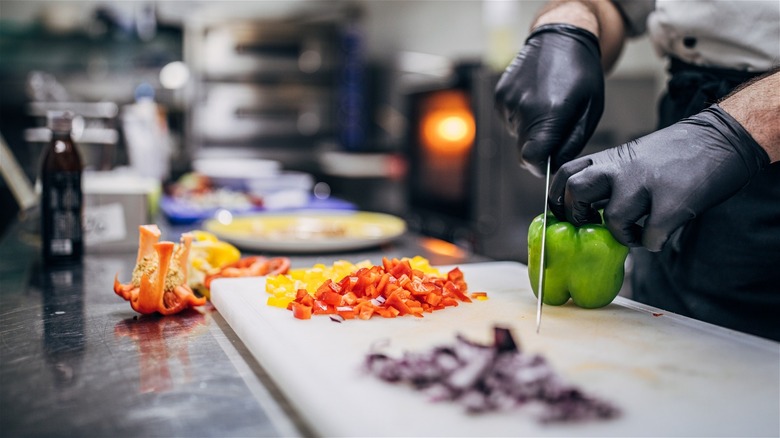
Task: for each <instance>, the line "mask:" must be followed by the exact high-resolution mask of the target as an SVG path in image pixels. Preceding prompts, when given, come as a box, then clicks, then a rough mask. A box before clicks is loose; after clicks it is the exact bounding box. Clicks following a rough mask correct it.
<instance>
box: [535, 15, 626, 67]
mask: <svg viewBox="0 0 780 438" xmlns="http://www.w3.org/2000/svg"><path fill="white" fill-rule="evenodd" d="M550 23H568V24H571V25H574V26H577V27H581V28H583V29H585V30H587V31H589V32H591V33H593V34H594V35H596V38H598V39H599V46H600V48H601V64H602V66H603V67H604V71H606V72H608V71H610V70H611V69H612V67H613V66H614V65H615V62H616V61H617V59H618V58H619V57H620V53H621V52H622V51H623V44H624V43H625V39H626V37H625V28H624V24H623V18H622V17H621V15H620V12H619V11H618V9H617V7H615V5H614V4H612V2H611V1H609V0H590V1H589V0H553V1H550V2H549V3H548V4H547V5H545V6H544V7H543V8H542V9H541V10H540V11H539V13H538V14H537V18H536V20H535V21H534V24H533V26H532V28H536V27H538V26H541V25H543V24H550Z"/></svg>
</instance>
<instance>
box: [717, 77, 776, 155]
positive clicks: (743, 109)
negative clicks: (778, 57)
mask: <svg viewBox="0 0 780 438" xmlns="http://www.w3.org/2000/svg"><path fill="white" fill-rule="evenodd" d="M719 105H720V107H721V108H722V109H723V110H724V111H726V112H727V113H729V115H731V117H734V119H736V120H737V121H738V122H739V123H740V124H741V125H742V126H743V127H744V128H745V130H747V131H748V132H749V133H750V135H751V136H753V139H754V140H756V142H757V143H758V144H759V145H760V146H761V147H762V148H764V150H766V153H767V154H768V155H769V160H770V161H771V162H772V163H776V162H778V161H780V71H775V72H774V73H773V74H770V75H767V76H764V77H762V78H760V79H758V80H756V81H754V82H751V83H749V84H747V85H746V86H744V87H740V88H739V89H738V90H737V91H735V92H734V93H732V94H731V95H729V96H727V97H726V98H725V99H723V100H722V101H721V102H720V103H719Z"/></svg>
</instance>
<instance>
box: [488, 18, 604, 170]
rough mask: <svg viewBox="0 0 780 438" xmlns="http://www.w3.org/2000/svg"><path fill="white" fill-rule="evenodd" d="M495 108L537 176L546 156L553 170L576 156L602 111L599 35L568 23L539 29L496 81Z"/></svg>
mask: <svg viewBox="0 0 780 438" xmlns="http://www.w3.org/2000/svg"><path fill="white" fill-rule="evenodd" d="M496 105H497V107H498V109H499V110H500V111H501V112H502V113H503V115H504V118H505V120H506V123H507V125H508V128H509V129H510V131H511V132H512V134H516V135H517V137H518V147H519V148H520V156H521V158H522V162H523V164H524V166H525V167H527V168H528V169H529V170H530V171H531V172H533V173H534V174H536V175H543V174H544V172H545V169H546V167H547V157H548V156H551V158H552V163H551V166H552V169H553V171H555V170H557V169H558V168H559V167H560V166H561V165H562V164H563V163H565V162H567V161H569V160H571V159H573V158H574V157H576V156H577V154H579V153H580V151H582V148H583V147H584V146H585V143H586V142H587V141H588V140H589V139H590V136H591V135H593V131H594V130H595V129H596V125H597V124H598V122H599V119H600V118H601V114H602V113H603V112H604V74H603V71H602V67H601V55H600V52H599V42H598V40H597V39H596V36H595V35H593V34H592V33H590V32H588V31H586V30H584V29H581V28H579V27H575V26H572V25H569V24H545V25H542V26H540V27H538V28H536V29H535V30H534V31H533V32H532V33H531V35H530V36H529V37H528V39H527V40H526V43H525V46H524V47H523V48H522V50H520V53H519V54H518V55H517V57H516V58H515V59H514V61H512V63H511V64H510V65H509V67H507V69H506V71H505V72H504V74H503V75H502V76H501V79H500V80H499V81H498V85H497V86H496Z"/></svg>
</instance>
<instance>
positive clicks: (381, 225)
mask: <svg viewBox="0 0 780 438" xmlns="http://www.w3.org/2000/svg"><path fill="white" fill-rule="evenodd" d="M204 227H205V228H206V230H208V231H210V232H212V233H214V234H215V235H217V236H218V237H219V238H220V239H222V240H225V241H227V242H230V243H232V244H234V245H236V246H238V247H240V248H244V249H250V250H256V251H273V252H295V253H318V252H335V251H350V250H356V249H362V248H370V247H372V246H378V245H381V244H383V243H387V242H389V241H391V240H393V239H395V238H397V237H399V236H401V235H402V234H403V233H404V232H405V231H406V222H404V221H403V219H400V218H398V217H396V216H391V215H388V214H383V213H370V212H352V211H350V212H321V211H303V212H296V213H290V214H258V215H253V216H242V217H237V218H233V219H232V221H230V222H229V223H222V222H220V221H219V220H217V219H212V220H209V221H206V222H205V223H204Z"/></svg>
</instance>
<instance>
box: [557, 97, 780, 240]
mask: <svg viewBox="0 0 780 438" xmlns="http://www.w3.org/2000/svg"><path fill="white" fill-rule="evenodd" d="M768 164H769V156H768V155H767V153H766V151H765V150H764V149H763V148H761V146H759V145H758V143H756V141H755V140H753V138H752V137H751V136H750V134H749V133H748V132H747V131H746V130H745V129H744V128H743V127H742V125H740V124H739V122H737V121H736V120H734V118H732V117H731V116H730V115H729V114H728V113H726V112H725V111H723V110H722V109H721V108H720V107H719V106H718V105H712V106H711V107H709V108H707V109H705V110H704V111H702V112H700V113H698V114H696V115H695V116H693V117H690V118H688V119H684V120H681V121H680V122H677V123H675V124H674V125H671V126H669V127H668V128H664V129H662V130H659V131H656V132H654V133H652V134H649V135H647V136H645V137H642V138H640V139H638V140H634V141H631V142H628V143H626V144H624V145H621V146H618V147H616V148H612V149H607V150H605V151H602V152H598V153H595V154H592V155H588V156H585V157H580V158H578V159H576V160H574V161H571V162H569V163H567V164H565V165H564V166H563V167H561V169H560V171H558V173H557V174H556V175H555V177H554V178H553V181H552V184H551V186H550V197H549V199H548V202H549V205H550V209H551V210H552V212H553V213H554V214H555V216H556V217H558V218H559V219H564V218H565V220H568V221H569V222H571V223H572V224H574V225H581V224H584V223H587V222H599V221H600V220H599V219H598V212H597V211H596V209H595V208H596V207H599V206H602V205H603V204H604V202H606V206H605V207H604V221H605V223H606V225H607V227H608V228H609V230H610V231H611V232H612V234H613V235H614V236H615V239H617V240H618V241H619V242H620V243H622V244H624V245H628V246H639V245H643V246H645V247H646V248H647V249H649V250H651V251H660V250H661V249H662V248H663V246H664V244H665V243H666V242H667V240H668V239H669V237H670V236H671V235H672V233H673V232H674V231H675V230H676V229H677V228H679V227H680V226H682V225H684V224H685V223H686V222H688V221H689V220H691V219H693V218H695V217H696V216H697V215H699V214H701V213H702V212H704V211H705V210H707V209H708V208H710V207H712V206H714V205H716V204H718V203H720V202H722V201H725V200H726V199H728V198H729V197H731V196H732V195H734V194H735V193H736V192H738V191H739V190H740V189H741V188H742V187H744V186H745V185H746V184H747V183H748V182H749V181H750V179H751V178H752V177H753V176H754V175H755V174H756V173H758V171H759V170H760V169H761V168H762V167H764V166H766V165H768ZM594 204H596V206H594ZM643 218H644V226H642V225H639V224H638V223H637V222H639V221H640V220H641V219H643Z"/></svg>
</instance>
